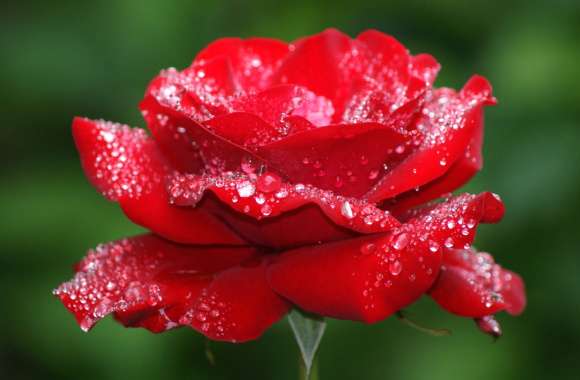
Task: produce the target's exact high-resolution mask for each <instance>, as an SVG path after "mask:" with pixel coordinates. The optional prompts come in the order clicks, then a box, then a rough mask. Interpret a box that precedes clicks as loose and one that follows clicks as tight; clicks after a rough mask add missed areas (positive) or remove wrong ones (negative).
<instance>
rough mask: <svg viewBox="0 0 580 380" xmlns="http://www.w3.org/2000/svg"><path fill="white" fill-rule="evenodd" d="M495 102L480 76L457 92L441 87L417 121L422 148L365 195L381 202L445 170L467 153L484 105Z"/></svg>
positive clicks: (436, 176) (487, 85) (420, 146)
mask: <svg viewBox="0 0 580 380" xmlns="http://www.w3.org/2000/svg"><path fill="white" fill-rule="evenodd" d="M493 102H494V99H493V97H492V96H491V86H490V84H489V82H487V80H485V79H484V78H483V77H479V76H475V77H472V78H471V79H470V80H469V81H468V83H467V84H466V85H465V86H464V87H463V89H462V90H461V92H460V93H459V94H457V95H456V94H454V93H453V92H451V90H447V89H442V90H438V91H437V92H436V93H435V96H434V98H433V99H432V100H431V102H430V103H429V104H427V105H426V106H425V108H424V110H423V114H424V116H423V117H422V118H420V119H419V120H418V121H417V132H419V134H420V136H419V139H418V143H419V144H420V145H419V148H418V149H417V150H416V151H415V152H413V153H412V154H411V155H409V156H408V157H407V159H406V160H405V161H403V162H402V163H401V164H400V165H399V166H397V167H396V168H394V169H393V170H392V171H390V172H389V173H388V174H387V175H385V176H384V177H383V179H382V180H381V181H380V182H379V183H378V184H377V185H376V186H375V187H374V188H373V189H371V191H369V192H368V193H367V194H366V195H365V197H366V198H368V199H369V200H371V201H375V202H378V201H381V200H384V199H387V198H391V197H394V196H396V195H398V194H400V193H403V192H405V191H408V190H411V189H414V188H416V187H419V186H422V185H424V184H425V183H428V182H430V181H432V180H434V179H436V178H438V177H440V176H442V175H443V174H445V173H446V172H447V171H448V170H449V167H450V166H451V165H452V164H453V163H455V162H456V161H457V160H458V159H459V158H460V157H461V155H462V154H464V152H465V150H466V147H467V145H468V144H469V142H470V141H471V140H472V138H473V136H474V134H475V133H476V131H477V130H478V127H479V124H480V123H481V121H482V118H481V117H480V116H481V115H480V112H481V107H482V106H483V105H486V104H493Z"/></svg>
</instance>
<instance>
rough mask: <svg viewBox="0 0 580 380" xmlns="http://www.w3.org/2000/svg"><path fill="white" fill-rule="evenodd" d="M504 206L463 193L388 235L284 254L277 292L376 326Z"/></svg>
mask: <svg viewBox="0 0 580 380" xmlns="http://www.w3.org/2000/svg"><path fill="white" fill-rule="evenodd" d="M500 208H501V201H499V200H498V199H497V198H495V197H494V196H492V195H491V194H489V193H483V194H480V195H477V196H475V195H469V194H465V195H462V196H459V197H456V198H453V199H451V200H448V201H447V202H445V203H441V204H439V205H437V206H434V207H433V208H431V209H425V210H423V211H421V212H419V213H418V214H417V215H416V216H415V217H414V218H412V219H411V220H409V221H408V222H407V223H406V224H404V225H403V226H401V227H400V228H398V229H395V230H394V231H392V232H391V233H388V234H383V235H378V236H377V235H374V236H366V237H362V238H358V239H351V240H344V241H340V242H336V243H331V244H325V245H321V246H314V247H303V248H299V249H296V250H293V251H289V252H286V253H284V254H282V255H281V256H280V258H279V259H278V260H277V261H276V262H275V263H274V264H272V266H271V267H270V270H269V280H270V283H271V285H272V287H273V288H274V290H275V291H276V292H278V293H279V294H281V295H282V296H284V297H286V298H288V299H289V300H290V301H292V302H293V303H295V304H296V305H298V306H299V307H301V308H303V309H304V310H307V311H310V312H313V313H316V314H320V315H324V316H329V317H334V318H339V319H351V320H360V321H365V322H376V321H379V320H381V319H384V318H386V317H387V316H389V315H391V314H392V313H394V312H395V311H397V310H399V309H401V308H403V307H405V306H406V305H408V304H410V303H411V302H413V301H415V300H416V299H417V298H419V297H420V296H421V295H422V294H423V293H424V292H426V291H427V290H428V289H429V288H430V287H431V285H432V283H433V281H435V278H436V276H437V273H438V271H439V267H440V264H441V252H442V250H443V249H444V247H463V246H465V245H469V244H470V243H471V242H472V241H473V238H474V235H475V226H476V225H477V223H478V222H479V221H496V220H497V219H498V218H499V217H500V214H499V213H498V209H500Z"/></svg>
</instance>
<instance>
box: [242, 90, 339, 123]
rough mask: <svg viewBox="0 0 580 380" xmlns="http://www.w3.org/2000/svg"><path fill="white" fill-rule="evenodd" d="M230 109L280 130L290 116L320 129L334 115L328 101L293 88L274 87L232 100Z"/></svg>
mask: <svg viewBox="0 0 580 380" xmlns="http://www.w3.org/2000/svg"><path fill="white" fill-rule="evenodd" d="M233 107H234V108H235V109H237V110H240V111H243V112H248V113H252V114H254V115H257V116H259V117H260V118H262V119H263V120H264V121H265V122H266V123H269V124H270V125H273V126H278V127H279V128H281V129H282V130H283V128H284V126H285V119H286V117H288V116H291V115H294V116H301V117H304V118H305V119H306V120H308V121H310V122H311V123H313V124H315V125H318V126H324V125H328V124H329V123H330V120H331V117H332V115H333V113H334V108H333V107H332V103H331V102H330V101H329V100H328V99H326V98H325V97H323V96H318V95H316V94H314V93H313V92H312V91H309V90H308V89H306V88H305V87H301V86H296V85H280V86H274V87H270V88H268V89H267V90H264V91H262V92H259V93H257V94H249V95H247V96H244V97H241V98H239V99H236V100H235V101H234V103H233Z"/></svg>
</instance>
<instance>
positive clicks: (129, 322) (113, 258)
mask: <svg viewBox="0 0 580 380" xmlns="http://www.w3.org/2000/svg"><path fill="white" fill-rule="evenodd" d="M243 263H248V264H243ZM239 265H242V266H239ZM245 265H249V266H250V268H253V269H247V268H246V266H245ZM264 265H265V264H264V263H263V262H262V259H261V258H260V256H259V255H258V254H257V252H256V250H255V249H254V248H251V247H193V246H181V245H177V244H173V243H170V242H168V241H166V240H163V239H160V238H158V237H156V236H154V235H141V236H136V237H132V238H128V239H123V240H120V241H117V242H113V243H109V244H105V245H102V246H99V247H98V248H97V249H95V250H92V251H89V253H88V255H87V257H86V258H85V259H83V261H81V263H80V264H79V265H78V266H77V273H76V275H75V277H74V278H73V279H72V280H71V281H69V282H66V283H64V284H62V285H61V286H60V287H59V288H57V289H56V290H55V291H54V293H55V295H57V296H58V297H59V298H60V299H61V301H62V302H63V304H64V305H65V306H66V307H67V309H69V310H70V311H71V312H72V313H73V314H74V315H75V317H76V319H77V321H78V323H79V325H80V326H81V328H82V329H83V330H85V331H87V330H89V329H90V328H91V327H92V326H93V325H94V324H95V323H96V322H98V321H99V320H100V319H102V318H103V317H105V316H106V315H108V314H111V313H115V314H116V318H117V319H118V320H119V321H121V322H122V323H123V324H125V325H126V326H133V327H137V326H139V327H145V328H147V329H149V330H151V331H153V332H161V331H165V330H168V329H171V328H174V327H178V326H181V325H189V320H190V319H191V318H195V319H196V320H199V321H201V320H202V319H205V320H206V321H207V322H208V323H210V324H212V326H213V330H212V331H209V330H208V331H205V330H204V329H203V328H200V331H201V332H202V333H204V334H205V335H207V336H208V337H210V338H212V339H219V340H227V341H245V340H249V339H255V338H256V337H257V336H258V335H259V334H261V332H263V331H264V330H265V329H266V328H267V327H269V326H270V325H271V324H272V323H274V322H275V321H276V320H277V319H279V318H281V317H282V316H283V315H284V314H285V313H286V311H287V306H286V303H285V302H284V301H283V300H282V299H280V298H278V297H277V296H276V295H275V294H274V293H273V292H272V291H270V292H269V294H268V289H266V287H265V286H264V285H263V284H265V283H266V279H265V273H264V270H263V269H261V270H258V269H255V268H263V266H264ZM232 274H233V275H232ZM216 289H217V290H216ZM223 289H231V290H230V293H229V294H228V293H227V292H224V291H223ZM232 292H233V293H236V294H235V297H237V298H236V300H244V301H246V302H245V303H244V305H245V308H244V309H241V308H240V307H239V306H236V305H235V301H234V300H232ZM210 302H211V303H210ZM206 303H207V305H206V306H207V310H204V308H205V307H206V306H204V305H205V304H206ZM222 303H223V304H224V305H225V306H224V307H221V304H222ZM216 305H217V307H218V308H221V310H219V311H218V310H217V309H216V308H214V307H213V306H216ZM202 311H204V312H205V314H203V315H202ZM220 312H221V313H222V314H220ZM222 324H223V330H221V329H219V328H218V327H219V326H220V325H222ZM232 324H234V325H235V328H231V326H232ZM194 327H196V325H195V326H194Z"/></svg>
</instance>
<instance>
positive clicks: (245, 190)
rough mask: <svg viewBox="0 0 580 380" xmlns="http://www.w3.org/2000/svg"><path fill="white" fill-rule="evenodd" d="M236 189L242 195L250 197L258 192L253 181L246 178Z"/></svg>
mask: <svg viewBox="0 0 580 380" xmlns="http://www.w3.org/2000/svg"><path fill="white" fill-rule="evenodd" d="M236 190H237V191H238V194H239V196H240V197H242V198H248V197H251V196H252V195H254V193H255V192H256V186H254V184H253V183H252V182H251V181H249V180H244V181H242V182H239V183H237V184H236Z"/></svg>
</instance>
